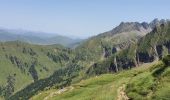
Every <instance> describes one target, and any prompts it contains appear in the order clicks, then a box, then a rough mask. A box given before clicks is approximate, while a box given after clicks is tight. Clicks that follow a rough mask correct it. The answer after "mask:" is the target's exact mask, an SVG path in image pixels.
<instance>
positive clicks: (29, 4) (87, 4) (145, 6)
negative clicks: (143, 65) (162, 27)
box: [0, 0, 170, 38]
mask: <svg viewBox="0 0 170 100" xmlns="http://www.w3.org/2000/svg"><path fill="white" fill-rule="evenodd" d="M154 18H159V19H161V18H164V19H168V18H170V0H0V27H4V28H9V29H25V30H32V31H43V32H50V33H58V34H61V35H67V36H76V37H80V38H85V37H89V36H92V35H96V34H99V33H102V32H105V31H108V30H111V29H112V28H114V27H115V26H117V25H118V24H119V23H120V22H122V21H124V22H126V21H139V22H142V21H151V20H153V19H154Z"/></svg>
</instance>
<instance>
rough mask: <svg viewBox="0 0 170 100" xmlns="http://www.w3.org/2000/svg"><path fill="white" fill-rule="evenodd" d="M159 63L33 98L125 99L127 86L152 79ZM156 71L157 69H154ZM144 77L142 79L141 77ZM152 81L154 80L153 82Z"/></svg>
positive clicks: (34, 99)
mask: <svg viewBox="0 0 170 100" xmlns="http://www.w3.org/2000/svg"><path fill="white" fill-rule="evenodd" d="M155 64H157V62H154V63H150V64H144V65H143V66H141V67H138V68H134V69H132V70H127V71H122V72H120V73H117V74H104V75H101V76H96V77H92V78H90V79H87V80H82V81H81V82H80V83H77V84H73V85H71V86H69V87H66V88H63V89H60V90H55V89H51V90H48V91H43V92H40V93H39V94H37V95H36V96H34V97H32V98H31V99H33V100H42V99H47V100H116V99H118V98H119V99H122V98H124V97H123V96H121V92H125V91H126V90H125V88H126V86H127V84H129V83H130V82H131V81H132V80H138V81H141V80H143V79H145V78H146V77H148V75H150V77H152V75H151V74H152V72H150V71H151V69H153V68H154V67H155V66H153V65H155ZM154 69H155V68H154ZM141 75H142V76H143V77H141V79H140V78H138V77H140V76H141ZM151 81H152V80H151Z"/></svg>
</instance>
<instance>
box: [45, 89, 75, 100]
mask: <svg viewBox="0 0 170 100" xmlns="http://www.w3.org/2000/svg"><path fill="white" fill-rule="evenodd" d="M73 89H74V87H73V86H70V87H67V88H63V89H60V90H58V91H55V92H52V93H50V94H49V95H48V96H47V97H45V98H44V100H49V99H50V98H52V97H54V96H55V95H58V94H61V93H63V92H65V91H68V90H69V91H71V90H73Z"/></svg>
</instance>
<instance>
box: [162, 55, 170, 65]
mask: <svg viewBox="0 0 170 100" xmlns="http://www.w3.org/2000/svg"><path fill="white" fill-rule="evenodd" d="M162 61H163V63H164V64H165V65H166V66H170V55H167V56H165V57H164V58H163V59H162Z"/></svg>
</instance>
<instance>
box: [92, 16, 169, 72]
mask: <svg viewBox="0 0 170 100" xmlns="http://www.w3.org/2000/svg"><path fill="white" fill-rule="evenodd" d="M132 30H133V31H134V30H135V31H136V32H140V34H142V33H143V34H146V35H141V37H139V38H137V39H136V40H137V41H134V40H132V39H129V40H128V39H127V40H126V41H124V42H120V43H117V44H116V45H115V44H114V45H113V46H111V53H108V49H107V48H105V49H104V51H105V54H106V55H105V56H107V57H106V61H104V62H103V63H101V64H97V63H96V66H95V67H93V69H94V70H95V72H97V71H98V69H102V70H103V71H101V72H100V73H105V72H118V71H120V70H123V69H129V68H132V67H136V66H138V65H140V64H143V63H149V62H153V61H155V60H156V61H158V60H159V59H162V58H163V56H164V55H167V54H168V53H170V22H169V21H168V20H158V19H155V20H153V21H152V22H151V23H146V22H143V23H138V22H127V23H124V22H122V23H121V24H120V25H119V26H118V27H116V28H114V29H113V30H111V31H110V32H107V33H105V34H107V35H109V36H110V37H113V36H115V35H117V34H121V33H127V34H128V32H132ZM146 32H149V33H146ZM107 35H105V37H106V36H107ZM109 50H110V49H109ZM107 63H109V64H107ZM102 66H104V67H102Z"/></svg>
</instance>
